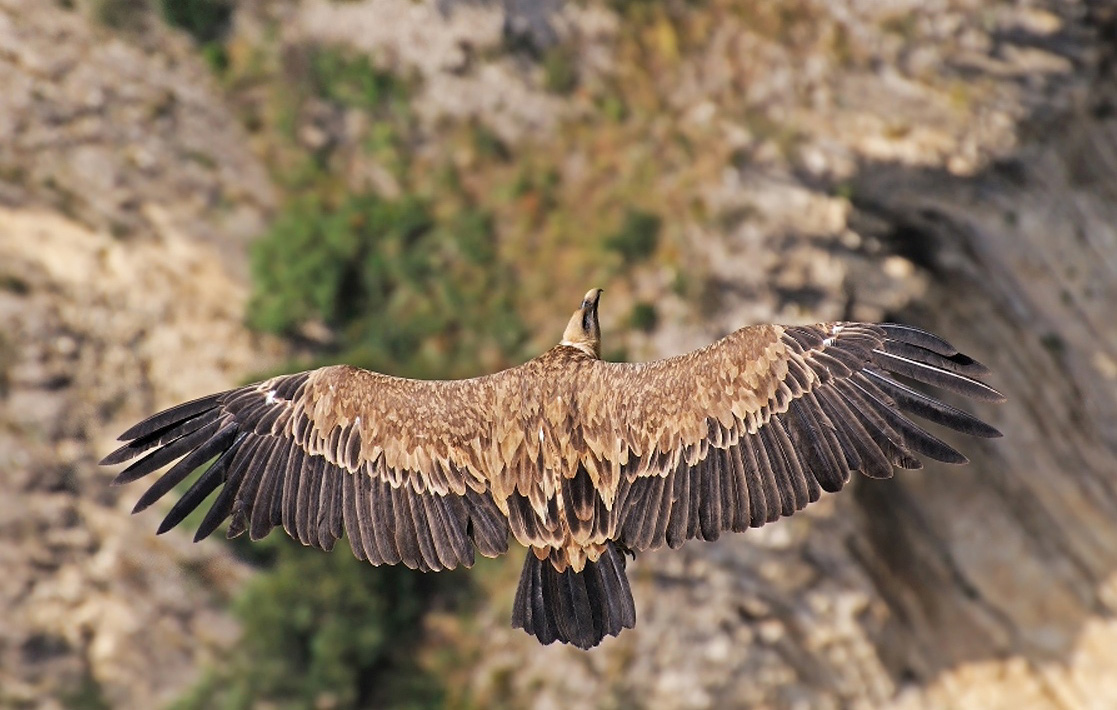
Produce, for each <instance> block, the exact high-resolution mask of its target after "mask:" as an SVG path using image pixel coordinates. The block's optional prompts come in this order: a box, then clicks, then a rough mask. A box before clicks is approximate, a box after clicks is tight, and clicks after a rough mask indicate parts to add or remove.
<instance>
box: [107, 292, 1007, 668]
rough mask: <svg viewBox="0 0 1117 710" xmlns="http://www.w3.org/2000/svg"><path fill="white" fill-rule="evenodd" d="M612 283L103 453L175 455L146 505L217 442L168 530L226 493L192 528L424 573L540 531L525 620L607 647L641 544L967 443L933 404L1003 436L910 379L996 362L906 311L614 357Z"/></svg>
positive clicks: (495, 551) (281, 383)
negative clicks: (414, 366) (604, 327)
mask: <svg viewBox="0 0 1117 710" xmlns="http://www.w3.org/2000/svg"><path fill="white" fill-rule="evenodd" d="M599 296H600V290H597V289H595V290H592V291H590V292H589V293H587V294H586V296H585V298H584V299H583V302H582V305H581V307H580V308H579V309H578V310H577V311H576V312H575V313H574V315H573V317H572V318H571V320H570V324H569V325H568V326H567V328H566V331H565V333H564V334H563V339H562V342H561V343H560V344H559V345H557V346H556V347H554V348H552V349H551V350H549V351H547V352H546V353H544V354H543V355H541V356H539V357H537V358H535V359H534V360H531V361H529V362H526V363H524V364H523V365H520V366H519V367H514V368H511V369H509V370H504V371H502V372H498V373H496V374H493V375H488V376H485V377H478V378H474V379H468V380H455V381H419V380H409V379H402V378H398V377H390V376H388V375H382V374H378V373H374V372H368V371H366V370H360V369H357V368H354V367H348V366H344V365H339V366H333V367H325V368H321V369H318V370H313V371H310V372H301V373H298V374H293V375H283V376H280V377H274V378H272V379H270V380H266V381H264V382H261V383H258V384H255V385H249V386H247V387H241V388H237V389H233V390H229V391H226V392H222V393H219V394H214V395H210V396H208V397H203V398H201V399H198V400H195V401H193V402H188V403H186V404H182V405H179V406H177V407H173V408H171V409H168V410H166V411H164V412H161V413H159V414H155V415H154V416H152V417H150V418H148V419H146V420H144V421H143V422H140V423H139V424H137V425H136V426H134V427H132V428H131V429H129V430H128V431H126V432H125V433H124V434H123V435H122V436H121V440H122V441H126V442H127V443H126V444H125V445H124V446H122V447H120V448H119V449H117V450H116V451H115V452H113V453H112V454H110V455H109V456H107V457H106V458H105V459H104V461H102V463H103V464H117V463H122V462H124V461H128V460H130V459H133V458H135V457H137V456H140V455H141V454H144V456H143V458H140V459H139V460H138V461H136V462H134V463H132V464H131V465H130V466H128V467H127V468H125V469H124V470H123V471H122V472H121V473H120V475H119V476H118V477H117V479H116V482H117V483H126V482H129V481H133V480H136V479H137V478H140V477H142V476H145V475H147V474H149V473H152V472H154V471H155V470H157V469H159V468H162V467H163V466H164V465H166V464H169V463H171V462H173V461H175V460H176V459H180V458H181V460H179V461H178V463H176V464H175V465H174V466H172V467H171V468H170V469H169V470H168V471H167V472H166V473H165V474H163V476H162V477H161V478H159V479H158V480H157V481H156V482H155V483H154V484H153V485H152V486H151V488H150V489H148V491H147V492H146V493H145V494H144V495H143V496H141V498H140V500H139V502H138V503H137V504H136V508H135V512H139V511H141V510H143V509H145V508H147V507H148V506H150V505H151V504H152V503H154V502H155V501H157V500H158V499H159V498H161V497H162V496H163V495H165V494H166V493H167V492H168V491H169V490H170V489H171V488H172V487H174V486H175V485H177V484H178V483H180V482H182V481H183V480H185V479H186V478H187V477H188V476H189V475H190V474H191V473H193V472H194V471H195V470H197V469H198V468H200V467H201V466H202V465H203V464H205V463H206V462H207V461H210V460H212V459H215V457H216V460H214V462H213V464H212V465H211V466H209V467H208V468H207V469H205V471H204V472H203V473H202V474H201V476H200V477H199V478H198V479H197V480H196V481H194V483H193V484H192V485H191V486H190V487H189V488H188V490H187V491H186V493H184V494H183V496H182V498H180V499H179V500H178V502H177V503H175V505H174V506H173V507H172V508H171V509H170V511H169V512H168V514H167V516H166V518H165V519H164V521H163V523H162V525H161V526H160V527H159V532H160V533H162V532H164V531H166V530H168V529H170V528H172V527H174V526H175V525H177V524H178V523H179V522H181V521H182V519H183V518H184V517H185V516H186V515H187V514H188V513H189V512H191V511H192V510H194V509H196V508H198V507H199V506H200V505H201V504H202V503H203V502H204V500H205V499H206V498H207V497H208V496H210V495H211V494H212V493H214V492H215V491H219V492H218V493H217V496H216V498H215V500H214V501H213V503H212V504H211V505H210V508H209V510H208V513H207V514H206V516H205V518H204V520H203V521H202V524H201V526H200V527H199V529H198V532H197V535H196V536H195V539H202V538H204V537H206V536H207V535H209V534H210V533H212V532H213V531H214V530H215V529H216V528H217V526H218V525H220V524H221V523H222V522H223V521H224V520H226V519H229V520H230V523H229V530H228V534H229V536H230V537H232V536H236V535H239V534H241V533H243V532H245V531H248V533H249V535H250V536H251V538H252V539H259V538H261V537H263V536H265V535H267V534H268V533H269V532H270V531H271V530H272V528H274V527H275V526H278V525H282V526H283V528H284V529H285V530H286V531H287V532H288V534H290V535H291V536H292V537H294V538H296V539H297V540H299V541H300V542H302V543H303V544H305V545H313V546H315V547H319V548H322V549H325V550H329V549H331V548H332V547H333V545H334V543H335V542H336V541H337V540H338V539H339V538H340V537H341V536H342V535H343V534H347V535H348V538H349V543H350V545H351V547H352V549H353V552H354V554H356V556H357V557H358V558H360V559H362V560H368V561H369V562H371V563H372V564H396V563H403V564H405V565H407V566H408V567H411V568H414V569H420V570H442V569H453V568H455V567H457V566H459V565H465V566H469V565H471V564H472V563H473V560H474V551H475V550H476V551H479V552H480V553H481V554H482V555H485V556H489V557H492V556H496V555H499V554H501V553H503V552H505V551H506V550H507V549H508V537H509V533H511V536H512V537H513V538H514V539H515V540H516V541H517V542H519V543H520V544H521V545H524V546H526V547H528V548H529V549H530V551H529V554H528V555H527V559H526V562H525V564H524V570H523V574H522V576H521V579H520V586H519V589H518V591H517V595H516V601H515V607H514V611H513V624H514V625H515V626H518V627H522V628H524V629H525V630H526V631H528V632H529V633H532V634H534V635H535V636H537V637H538V638H539V640H540V641H541V642H543V643H550V642H552V641H555V640H559V641H563V642H568V643H573V644H575V645H577V646H579V647H581V648H589V647H592V646H595V645H597V644H598V643H599V642H600V641H601V639H602V638H603V637H604V636H605V635H616V634H617V633H619V632H620V630H621V629H622V628H625V627H631V626H633V625H634V624H635V621H636V614H635V608H634V606H633V602H632V595H631V591H630V590H629V586H628V580H627V578H626V576H625V571H624V566H625V565H624V554H623V553H624V552H629V551H639V550H648V549H655V548H659V547H662V546H664V545H667V546H669V547H678V546H679V545H681V544H682V543H683V542H684V541H686V540H688V539H691V538H698V539H701V540H714V539H717V537H718V536H719V535H720V534H721V532H722V531H734V532H739V531H743V530H746V529H748V528H749V527H757V526H760V525H763V524H764V523H766V522H771V521H774V520H776V519H777V518H779V517H781V516H785V515H791V514H792V513H794V512H795V511H797V510H800V509H802V508H803V507H804V506H806V505H807V504H808V503H810V502H812V501H814V500H817V499H818V497H819V496H820V495H821V493H822V492H823V491H836V490H838V489H840V488H841V487H842V486H843V485H844V484H845V483H846V482H847V481H848V480H849V477H850V474H851V472H852V471H861V472H862V473H863V474H865V475H867V476H870V477H873V478H886V477H889V476H891V475H892V471H893V468H894V467H899V468H919V467H920V466H921V464H920V461H919V459H917V458H916V457H915V454H922V455H924V456H927V457H930V458H933V459H937V460H939V461H946V462H950V463H964V462H965V460H966V459H965V457H963V456H962V454H960V453H958V452H957V451H956V450H954V449H953V448H951V447H950V446H949V445H947V444H946V443H944V442H942V441H941V440H939V439H937V438H936V437H934V436H932V435H931V434H929V433H927V432H926V431H924V430H923V429H922V428H921V427H920V426H918V425H916V424H914V423H913V422H912V421H911V420H909V419H908V418H907V417H906V416H905V414H915V415H918V416H920V417H922V418H925V419H927V420H929V421H932V422H935V423H938V424H941V425H945V426H947V427H949V428H952V429H955V430H958V431H961V432H963V433H966V434H971V435H974V436H981V437H993V436H999V433H998V432H997V431H996V430H995V429H993V428H992V427H990V426H989V425H987V424H984V423H983V422H981V421H980V420H978V419H976V418H975V417H973V416H972V415H970V414H967V413H965V412H963V411H961V410H958V409H956V408H954V407H951V406H949V405H947V404H944V403H942V402H939V401H938V400H935V399H933V398H931V397H929V396H927V395H926V394H923V393H922V392H921V391H920V390H918V389H915V388H913V387H911V386H910V385H908V384H905V383H904V382H903V381H902V380H900V379H897V378H896V377H895V375H899V376H901V377H903V378H906V379H908V380H915V381H917V382H922V383H925V384H930V385H934V386H936V387H940V388H943V389H946V390H950V391H953V392H956V393H959V394H963V395H967V396H969V397H973V398H976V399H979V400H985V401H1001V400H1002V399H1003V398H1002V397H1001V395H1000V394H999V393H997V392H996V391H995V390H993V389H991V388H990V387H988V386H987V385H985V384H982V383H981V382H979V381H978V380H976V379H975V377H977V376H980V375H984V374H986V373H987V370H986V369H985V368H984V367H983V366H982V365H980V364H978V363H977V362H975V361H973V360H972V359H970V358H968V357H966V356H964V355H961V354H960V353H958V352H957V351H956V350H955V349H954V348H953V347H952V346H950V344H949V343H947V342H945V341H943V340H941V339H940V338H938V337H936V336H934V335H931V334H929V333H925V332H923V331H921V330H918V329H915V328H911V327H908V326H902V325H889V324H882V325H869V324H864V323H825V324H820V325H813V326H794V327H782V326H775V325H761V326H752V327H746V328H742V329H741V330H738V331H736V332H735V333H732V334H730V335H729V336H727V337H725V338H723V339H721V340H719V341H717V342H716V343H713V344H711V345H709V346H707V347H705V348H702V349H701V350H696V351H694V352H691V353H688V354H686V355H682V356H679V357H674V358H668V359H665V360H658V361H655V362H649V363H639V364H622V363H609V362H604V361H602V360H600V359H599V352H600V334H599V330H598V319H597V305H598V299H599Z"/></svg>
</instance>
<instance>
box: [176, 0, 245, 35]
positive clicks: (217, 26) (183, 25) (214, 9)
mask: <svg viewBox="0 0 1117 710" xmlns="http://www.w3.org/2000/svg"><path fill="white" fill-rule="evenodd" d="M159 9H160V11H161V12H162V13H163V19H164V20H166V21H167V24H169V25H171V26H172V27H177V28H179V29H181V30H185V31H186V32H188V33H190V35H191V36H192V37H193V38H194V39H195V40H197V42H198V44H200V45H203V46H204V45H206V44H208V43H211V42H216V41H217V40H219V39H221V37H222V36H223V35H224V34H225V32H226V30H228V28H229V21H230V20H231V19H232V16H233V3H232V2H231V0H159Z"/></svg>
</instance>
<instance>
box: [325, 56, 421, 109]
mask: <svg viewBox="0 0 1117 710" xmlns="http://www.w3.org/2000/svg"><path fill="white" fill-rule="evenodd" d="M309 78H310V81H311V86H312V89H313V91H314V93H315V94H316V95H318V96H320V97H321V98H324V99H329V100H330V101H336V102H337V103H339V104H341V105H343V106H350V107H353V108H365V109H372V108H377V107H381V106H385V105H390V104H391V103H393V102H404V101H406V100H407V95H408V90H407V85H406V83H405V82H404V81H403V80H402V79H400V78H399V77H397V76H396V75H394V74H392V73H391V72H386V71H381V70H379V69H377V68H376V67H375V66H373V64H372V61H371V60H370V59H369V57H368V55H365V54H350V53H347V52H343V51H341V50H338V49H333V48H322V49H315V50H313V51H312V52H311V55H310V72H309Z"/></svg>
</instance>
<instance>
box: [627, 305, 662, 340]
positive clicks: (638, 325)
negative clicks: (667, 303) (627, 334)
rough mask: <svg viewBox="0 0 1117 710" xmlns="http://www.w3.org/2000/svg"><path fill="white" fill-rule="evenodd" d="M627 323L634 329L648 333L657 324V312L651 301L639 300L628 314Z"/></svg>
mask: <svg viewBox="0 0 1117 710" xmlns="http://www.w3.org/2000/svg"><path fill="white" fill-rule="evenodd" d="M628 325H629V326H630V327H631V328H633V329H634V330H641V331H643V332H645V333H650V332H652V331H653V330H655V328H656V326H657V325H659V313H658V312H657V311H656V309H655V306H654V305H652V304H651V303H647V302H644V301H641V302H640V303H637V304H636V305H635V306H633V307H632V313H630V314H629V316H628Z"/></svg>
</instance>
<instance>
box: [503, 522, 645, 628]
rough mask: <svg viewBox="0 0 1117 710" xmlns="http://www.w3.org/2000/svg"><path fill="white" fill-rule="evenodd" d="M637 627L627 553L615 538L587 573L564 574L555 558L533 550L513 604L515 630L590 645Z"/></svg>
mask: <svg viewBox="0 0 1117 710" xmlns="http://www.w3.org/2000/svg"><path fill="white" fill-rule="evenodd" d="M635 625H636V606H635V604H634V603H633V601H632V590H631V589H630V588H629V586H628V576H627V575H626V574H625V571H624V556H623V555H622V554H621V553H619V552H618V551H617V548H616V546H615V545H614V544H613V543H612V542H610V543H608V544H607V545H606V548H605V552H603V553H602V554H601V557H600V558H599V559H598V560H597V562H587V563H586V566H585V568H584V569H583V570H582V571H581V572H574V571H573V570H572V569H570V568H569V567H568V568H567V569H566V571H564V572H559V571H558V570H556V569H555V567H554V565H552V564H551V561H550V560H549V559H544V560H540V559H539V558H538V557H536V556H535V554H534V553H533V552H532V551H530V550H529V551H528V554H527V559H526V560H525V561H524V569H523V572H522V573H521V574H520V586H519V588H518V589H517V590H516V602H515V604H514V605H513V607H512V626H513V627H514V628H519V629H523V630H524V631H526V632H528V633H529V634H531V635H533V636H535V637H536V638H538V639H539V641H540V643H543V644H549V643H552V642H554V641H561V642H563V643H570V644H574V645H575V646H577V647H578V648H581V649H588V648H593V647H594V646H596V645H597V644H599V643H601V640H602V639H603V638H605V637H606V636H616V635H617V634H619V633H620V632H621V629H625V628H629V629H630V628H632V627H633V626H635Z"/></svg>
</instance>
